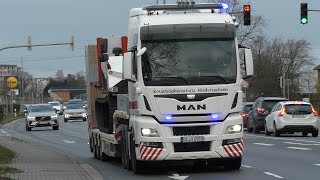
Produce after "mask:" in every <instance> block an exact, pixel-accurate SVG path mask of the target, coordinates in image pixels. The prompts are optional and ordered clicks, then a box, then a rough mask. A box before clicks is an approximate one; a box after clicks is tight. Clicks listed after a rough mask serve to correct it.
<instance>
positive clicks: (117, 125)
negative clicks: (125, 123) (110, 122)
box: [114, 122, 122, 141]
mask: <svg viewBox="0 0 320 180" xmlns="http://www.w3.org/2000/svg"><path fill="white" fill-rule="evenodd" d="M114 127H115V131H114V137H115V138H116V140H117V141H119V140H121V133H122V125H121V124H120V123H117V122H116V123H115V126H114Z"/></svg>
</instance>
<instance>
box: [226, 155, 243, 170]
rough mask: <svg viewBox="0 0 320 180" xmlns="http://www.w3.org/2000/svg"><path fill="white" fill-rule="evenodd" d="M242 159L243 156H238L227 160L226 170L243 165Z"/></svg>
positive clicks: (236, 168)
mask: <svg viewBox="0 0 320 180" xmlns="http://www.w3.org/2000/svg"><path fill="white" fill-rule="evenodd" d="M241 161H242V158H241V157H238V158H236V159H234V160H232V161H227V162H226V163H225V164H224V169H225V170H238V169H240V167H241Z"/></svg>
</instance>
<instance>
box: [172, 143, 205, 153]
mask: <svg viewBox="0 0 320 180" xmlns="http://www.w3.org/2000/svg"><path fill="white" fill-rule="evenodd" d="M210 145H211V141H206V142H192V143H173V147H174V152H196V151H210Z"/></svg>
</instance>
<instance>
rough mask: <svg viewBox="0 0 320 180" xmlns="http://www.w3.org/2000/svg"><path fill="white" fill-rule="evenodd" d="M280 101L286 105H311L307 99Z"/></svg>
mask: <svg viewBox="0 0 320 180" xmlns="http://www.w3.org/2000/svg"><path fill="white" fill-rule="evenodd" d="M280 103H281V104H284V105H290V104H307V105H311V104H310V103H308V102H305V101H285V102H280Z"/></svg>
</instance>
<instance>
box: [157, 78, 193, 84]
mask: <svg viewBox="0 0 320 180" xmlns="http://www.w3.org/2000/svg"><path fill="white" fill-rule="evenodd" d="M154 78H155V79H156V78H159V79H166V78H167V79H181V80H183V81H184V82H185V83H186V84H188V85H190V82H189V81H188V80H187V79H186V78H184V77H181V76H168V77H166V76H157V77H154Z"/></svg>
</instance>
